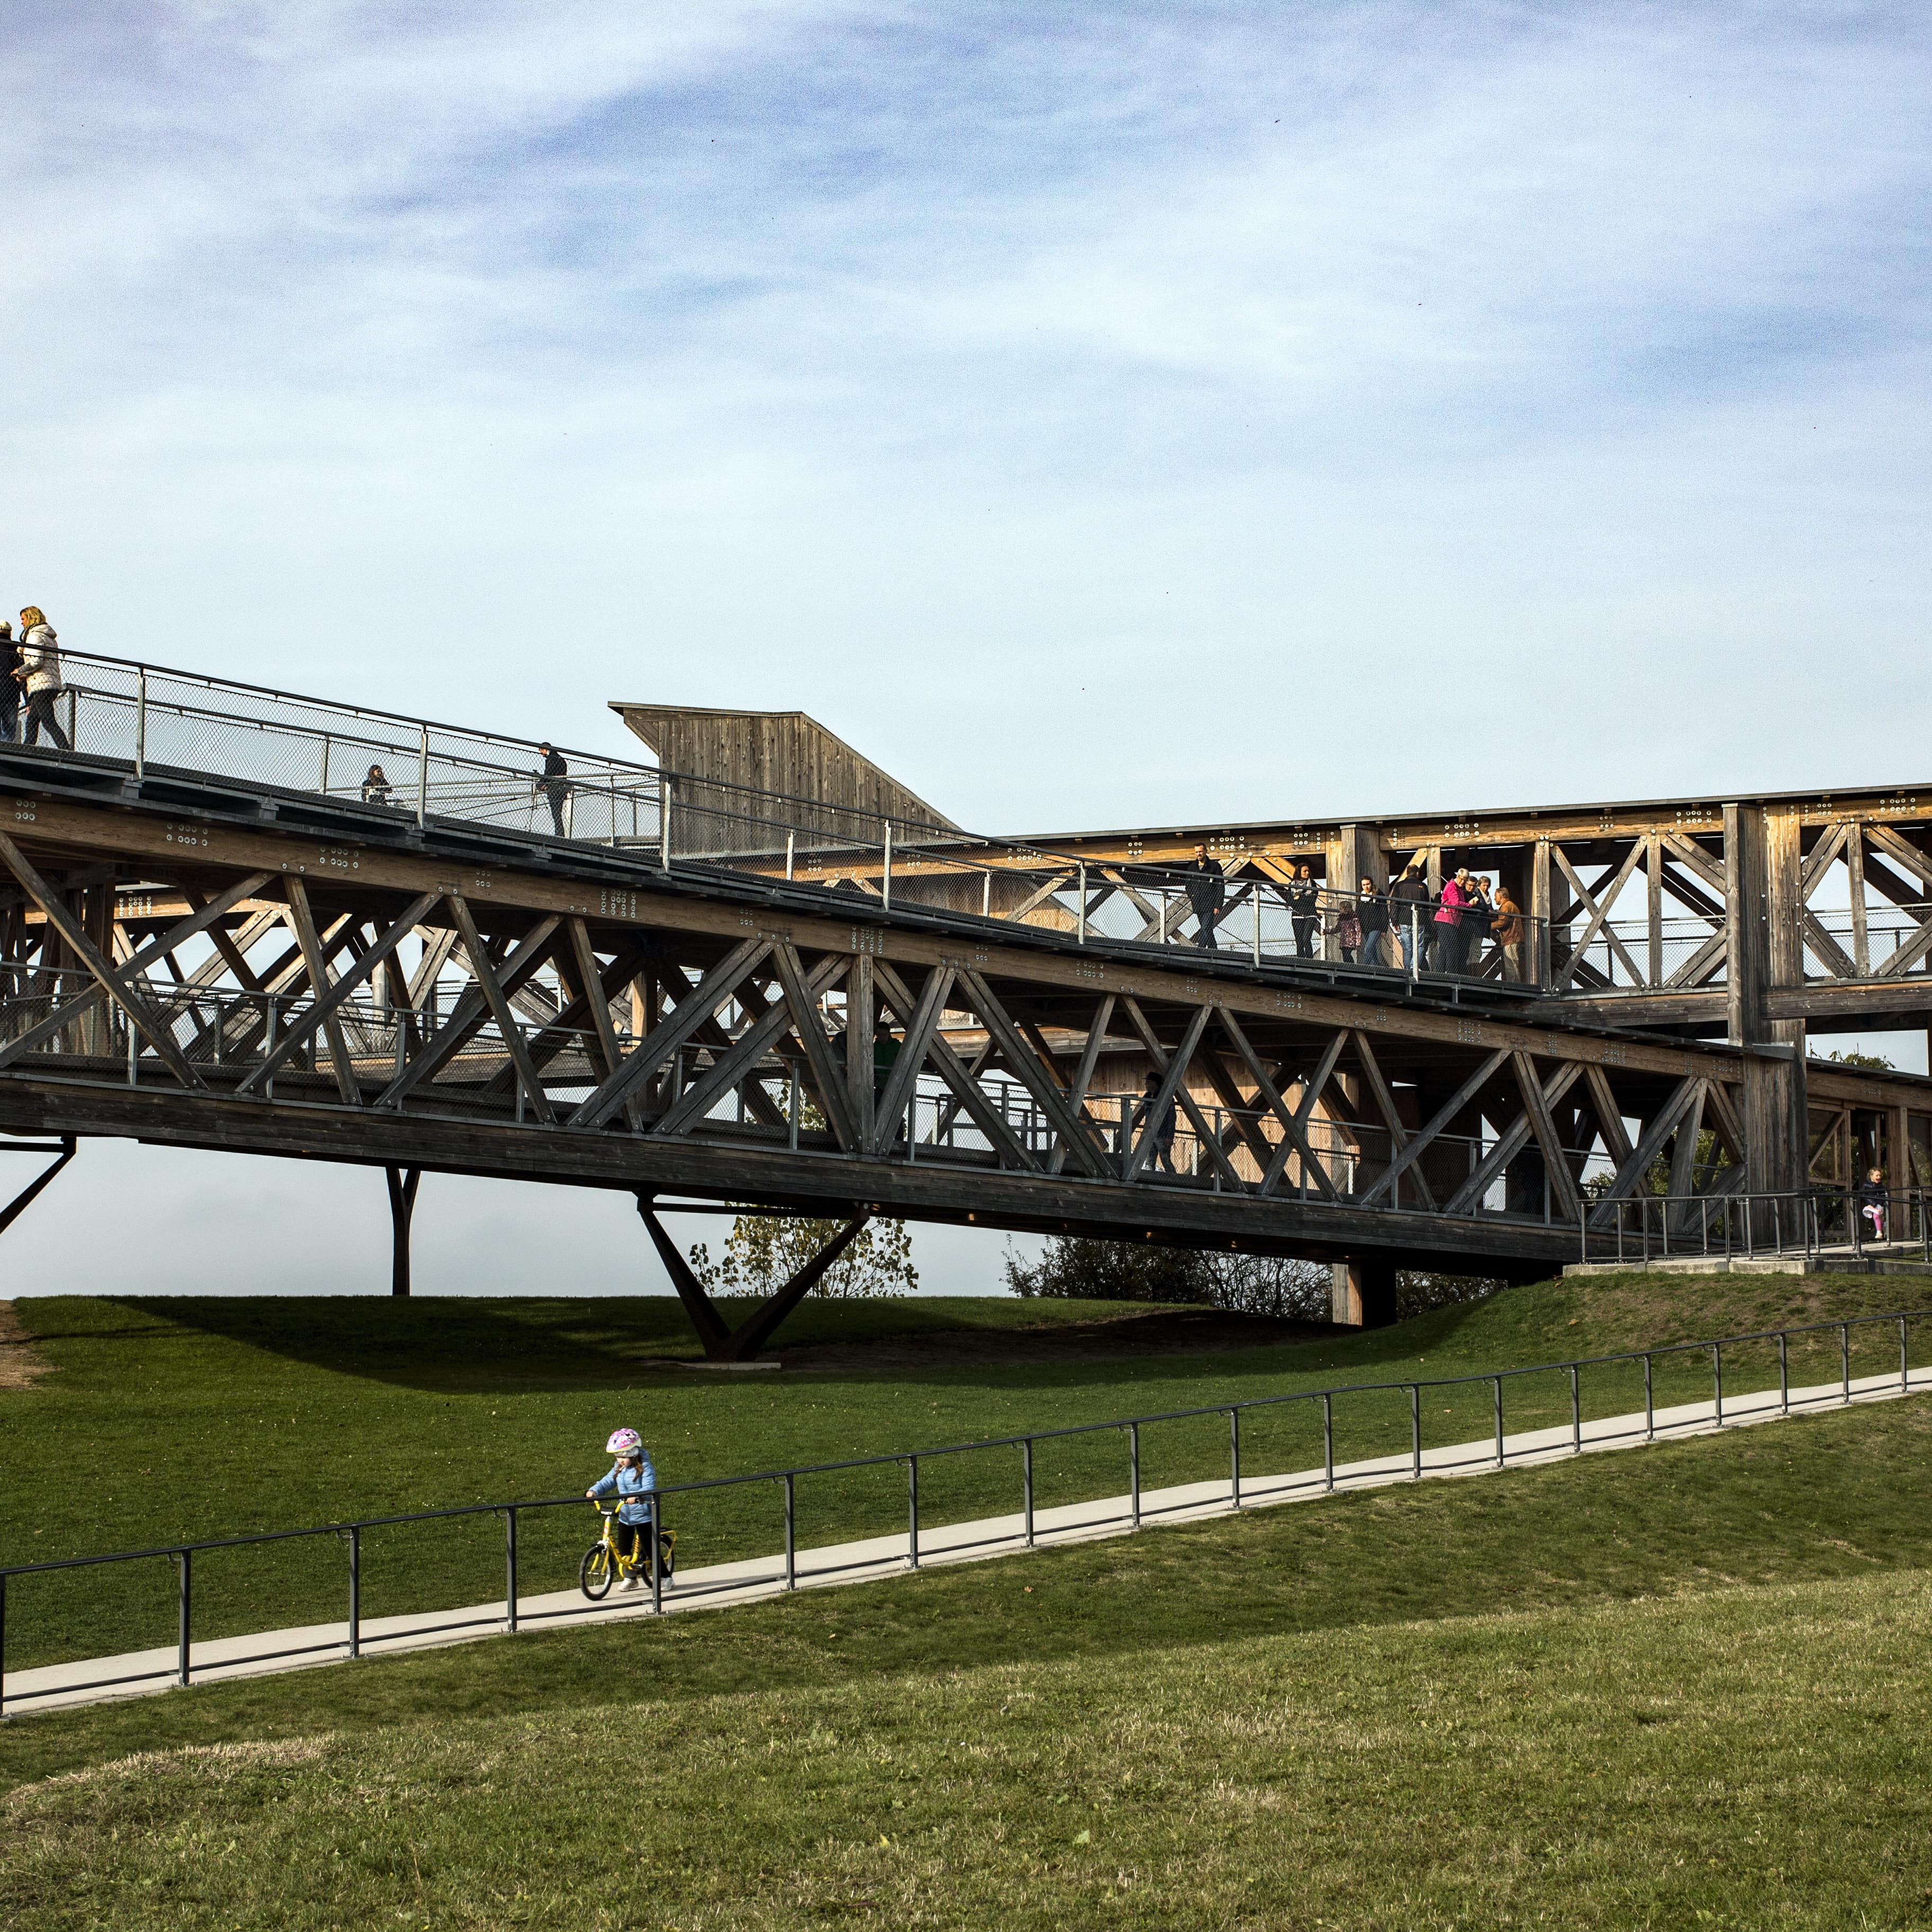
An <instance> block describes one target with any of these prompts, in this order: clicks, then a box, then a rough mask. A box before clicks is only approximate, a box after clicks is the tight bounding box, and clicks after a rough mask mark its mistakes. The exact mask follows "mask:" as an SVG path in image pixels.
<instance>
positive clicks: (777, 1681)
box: [0, 1317, 1932, 1932]
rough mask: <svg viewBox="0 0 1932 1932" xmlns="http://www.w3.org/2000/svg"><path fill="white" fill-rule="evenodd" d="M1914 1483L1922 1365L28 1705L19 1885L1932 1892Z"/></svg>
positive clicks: (4, 1835) (17, 1917)
mask: <svg viewBox="0 0 1932 1932" xmlns="http://www.w3.org/2000/svg"><path fill="white" fill-rule="evenodd" d="M1564 1319H1565V1321H1566V1322H1567V1321H1568V1319H1569V1318H1568V1317H1565V1318H1564ZM1928 1477H1932V1403H1928V1402H1927V1401H1926V1400H1924V1398H1922V1397H1921V1398H1918V1399H1915V1400H1911V1401H1908V1402H1902V1403H1891V1404H1886V1405H1883V1406H1877V1407H1872V1408H1867V1409H1854V1410H1849V1411H1844V1412H1834V1413H1831V1414H1828V1415H1822V1416H1818V1417H1814V1418H1803V1419H1800V1420H1796V1421H1792V1422H1790V1423H1786V1424H1779V1425H1777V1426H1775V1427H1770V1428H1763V1429H1753V1430H1742V1431H1739V1432H1737V1433H1734V1434H1731V1435H1727V1436H1723V1437H1721V1438H1715V1439H1712V1438H1706V1439H1697V1440H1694V1441H1688V1442H1679V1443H1671V1444H1663V1445H1658V1446H1656V1447H1655V1448H1646V1449H1640V1450H1634V1451H1630V1452H1628V1453H1626V1454H1619V1455H1616V1456H1607V1457H1586V1458H1584V1459H1582V1460H1579V1461H1577V1462H1575V1463H1562V1464H1559V1465H1556V1466H1550V1467H1547V1468H1544V1469H1535V1470H1524V1471H1520V1472H1513V1473H1511V1474H1508V1475H1502V1476H1497V1477H1486V1478H1482V1479H1481V1480H1479V1481H1468V1482H1459V1483H1433V1484H1424V1485H1421V1486H1418V1487H1415V1488H1412V1489H1409V1488H1403V1489H1395V1490H1383V1491H1378V1492H1373V1493H1362V1494H1358V1495H1354V1496H1337V1497H1335V1498H1333V1499H1328V1500H1325V1501H1322V1502H1314V1503H1310V1504H1309V1505H1303V1506H1300V1507H1297V1508H1289V1509H1280V1510H1271V1511H1265V1512H1261V1513H1258V1514H1255V1515H1253V1516H1251V1517H1244V1518H1241V1519H1238V1520H1222V1521H1217V1522H1215V1523H1208V1524H1201V1525H1194V1526H1185V1527H1175V1528H1169V1529H1158V1530H1153V1531H1150V1532H1146V1533H1145V1534H1143V1535H1141V1536H1139V1537H1137V1538H1131V1539H1124V1540H1121V1541H1115V1542H1112V1543H1109V1544H1099V1545H1090V1546H1086V1547H1080V1548H1076V1549H1068V1550H1054V1551H1043V1552H1040V1553H1035V1554H1034V1555H1033V1556H1030V1557H1025V1558H1014V1559H1003V1560H1001V1561H999V1562H992V1563H986V1564H982V1565H972V1566H968V1567H962V1568H956V1569H952V1570H949V1571H936V1572H928V1573H926V1574H922V1575H920V1576H918V1577H906V1578H904V1579H902V1580H898V1581H895V1582H892V1583H882V1584H876V1585H868V1586H860V1587H856V1588H853V1589H845V1590H839V1591H826V1592H807V1593H805V1594H802V1595H799V1596H797V1597H794V1598H788V1599H786V1600H783V1601H778V1602H772V1603H768V1604H762V1605H758V1606H756V1607H751V1608H748V1609H745V1610H732V1611H727V1612H720V1613H709V1614H694V1615H691V1616H684V1617H679V1618H675V1619H667V1620H666V1621H665V1622H663V1623H661V1624H658V1625H652V1624H649V1623H644V1624H634V1625H625V1626H623V1627H621V1628H619V1627H604V1628H596V1629H592V1630H589V1631H577V1632H553V1633H550V1634H544V1635H532V1636H526V1637H517V1638H514V1639H493V1640H489V1641H487V1642H484V1643H478V1644H474V1645H470V1646H464V1647H463V1648H462V1649H458V1650H452V1651H446V1652H434V1653H428V1654H425V1655H419V1656H414V1657H407V1658H395V1659H389V1660H383V1661H365V1663H362V1664H358V1665H353V1666H349V1665H344V1666H335V1667H330V1668H328V1669H326V1670H317V1671H313V1672H308V1673H299V1674H296V1675H292V1676H286V1677H283V1678H279V1679H266V1680H261V1681H258V1682H252V1683H245V1684H234V1685H221V1686H210V1687H206V1688H197V1689H195V1690H193V1691H187V1692H171V1693H169V1694H166V1696H164V1697H159V1698H155V1699H148V1700H139V1701H138V1702H136V1703H129V1704H126V1705H122V1706H110V1707H103V1708H101V1709H95V1710H91V1711H84V1712H73V1713H66V1714H49V1715H46V1716H43V1717H39V1718H28V1719H26V1720H23V1721H20V1722H19V1723H17V1724H13V1725H10V1726H8V1727H6V1729H5V1731H4V1732H0V1775H4V1781H5V1784H6V1785H7V1787H10V1789H11V1790H12V1795H11V1796H10V1798H8V1799H7V1801H6V1805H7V1808H6V1811H5V1815H4V1825H0V1847H4V1849H0V1910H4V1911H5V1914H6V1915H7V1921H8V1922H9V1924H13V1925H18V1926H20V1927H23V1928H26V1932H37V1928H40V1927H55V1926H59V1927H86V1926H92V1925H96V1924H99V1925H107V1924H113V1925H114V1926H115V1927H134V1928H137V1932H138V1929H139V1928H143V1927H163V1926H166V1927H199V1926H229V1925H239V1924H248V1925H251V1926H255V1925H260V1926H268V1927H290V1928H305V1932H306V1928H309V1927H316V1928H320V1927H339V1926H344V1925H362V1924H389V1923H396V1924H405V1923H406V1924H411V1925H422V1924H428V1925H431V1926H433V1927H445V1926H449V1927H472V1926H473V1927H496V1926H512V1925H543V1926H548V1925H555V1924H571V1925H579V1924H580V1925H583V1926H586V1927H598V1926H625V1925H632V1926H646V1925H648V1926H654V1927H655V1926H676V1927H707V1928H709V1927H793V1926H799V1925H811V1924H818V1923H820V1922H837V1921H847V1920H856V1921H859V1922H869V1923H875V1924H889V1925H895V1926H896V1925H901V1924H904V1925H933V1926H947V1927H954V1926H959V1927H979V1926H984V1925H992V1924H1000V1925H1002V1926H1005V1925H1012V1926H1019V1927H1035V1926H1037V1927H1055V1926H1085V1925H1088V1924H1110V1923H1118V1924H1124V1925H1133V1926H1156V1925H1159V1926H1174V1925H1178V1926H1184V1927H1196V1926H1199V1927H1223V1926H1236V1925H1252V1926H1257V1927H1277V1926H1282V1927H1304V1926H1310V1927H1312V1926H1315V1925H1317V1924H1322V1925H1327V1926H1337V1925H1340V1926H1349V1927H1428V1928H1434V1927H1450V1926H1485V1927H1486V1926H1490V1925H1503V1924H1555V1925H1564V1926H1604V1927H1626V1926H1653V1925H1654V1926H1658V1927H1678V1926H1696V1925H1701V1924H1715V1925H1724V1926H1785V1925H1790V1926H1793V1927H1798V1926H1804V1927H1813V1926H1834V1927H1835V1926H1844V1927H1864V1926H1886V1927H1891V1926H1905V1925H1911V1924H1921V1923H1924V1922H1925V1921H1926V1919H1927V1918H1928V1917H1932V1853H1928V1849H1927V1848H1928V1845H1932V1834H1928V1826H1932V1818H1929V1817H1928V1816H1927V1813H1928V1810H1932V1796H1928V1794H1932V1780H1928V1776H1927V1774H1928V1772H1932V1753H1928V1749H1927V1745H1926V1743H1925V1742H1924V1739H1925V1736H1926V1731H1927V1721H1928V1719H1932V1662H1929V1661H1928V1660H1932V1575H1928V1573H1927V1559H1928V1555H1932V1527H1928V1524H1927V1518H1926V1514H1925V1511H1924V1496H1925V1494H1926V1492H1927V1478H1928Z"/></svg>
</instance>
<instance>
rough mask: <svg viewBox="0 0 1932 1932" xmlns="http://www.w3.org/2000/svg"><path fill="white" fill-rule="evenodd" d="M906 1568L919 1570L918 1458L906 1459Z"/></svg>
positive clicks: (910, 1457) (909, 1457)
mask: <svg viewBox="0 0 1932 1932" xmlns="http://www.w3.org/2000/svg"><path fill="white" fill-rule="evenodd" d="M906 1568H907V1569H909V1570H916V1569H917V1568H919V1458H918V1457H916V1456H908V1457H907V1458H906Z"/></svg>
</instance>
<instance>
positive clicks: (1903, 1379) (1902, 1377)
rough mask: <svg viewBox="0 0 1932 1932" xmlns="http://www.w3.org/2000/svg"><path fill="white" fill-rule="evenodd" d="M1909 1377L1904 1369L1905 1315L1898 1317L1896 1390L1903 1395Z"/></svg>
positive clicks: (1907, 1388)
mask: <svg viewBox="0 0 1932 1932" xmlns="http://www.w3.org/2000/svg"><path fill="white" fill-rule="evenodd" d="M1911 1386H1912V1382H1911V1379H1910V1378H1909V1376H1907V1375H1906V1370H1905V1317H1904V1316H1902V1315H1901V1316H1900V1317H1899V1318H1898V1392H1899V1394H1900V1395H1903V1394H1906V1391H1908V1390H1909V1388H1911Z"/></svg>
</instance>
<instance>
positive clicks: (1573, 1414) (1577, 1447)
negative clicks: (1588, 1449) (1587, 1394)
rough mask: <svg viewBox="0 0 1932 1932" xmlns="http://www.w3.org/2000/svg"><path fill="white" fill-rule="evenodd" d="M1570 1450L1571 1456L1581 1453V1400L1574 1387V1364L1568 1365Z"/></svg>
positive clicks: (1575, 1379) (1575, 1386) (1575, 1373)
mask: <svg viewBox="0 0 1932 1932" xmlns="http://www.w3.org/2000/svg"><path fill="white" fill-rule="evenodd" d="M1570 1448H1571V1454H1573V1455H1577V1456H1580V1455H1582V1454H1583V1397H1582V1395H1581V1394H1580V1393H1579V1391H1578V1390H1577V1364H1575V1363H1574V1362H1572V1363H1571V1364H1570Z"/></svg>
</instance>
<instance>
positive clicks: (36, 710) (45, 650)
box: [13, 604, 74, 751]
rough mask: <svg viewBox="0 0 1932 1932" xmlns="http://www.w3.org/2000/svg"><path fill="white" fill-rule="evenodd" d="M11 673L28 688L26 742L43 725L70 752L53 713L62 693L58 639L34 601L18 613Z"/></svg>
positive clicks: (31, 742) (35, 738)
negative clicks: (17, 660) (14, 665)
mask: <svg viewBox="0 0 1932 1932" xmlns="http://www.w3.org/2000/svg"><path fill="white" fill-rule="evenodd" d="M13 675H14V676H16V677H17V678H18V679H20V682H22V683H23V684H24V685H26V687H27V728H26V733H25V734H24V735H25V738H26V742H27V743H28V744H29V745H37V744H38V743H39V742H40V727H41V726H42V725H43V724H44V725H45V726H46V727H47V736H49V738H50V739H52V741H53V742H54V743H55V744H56V745H58V746H59V747H60V748H61V749H62V751H72V750H73V749H74V746H73V745H72V744H71V742H69V740H68V735H67V733H65V731H63V730H62V729H61V724H60V720H59V719H58V718H56V717H55V715H54V704H55V700H57V699H58V697H59V696H60V694H61V661H60V640H59V639H58V637H55V634H54V627H53V626H52V625H51V624H49V622H47V619H46V613H45V612H44V611H43V610H41V609H40V607H39V606H38V605H37V604H28V606H27V607H26V609H25V610H23V611H22V612H21V613H20V664H19V666H18V667H17V669H16V670H15V671H14V673H13Z"/></svg>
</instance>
